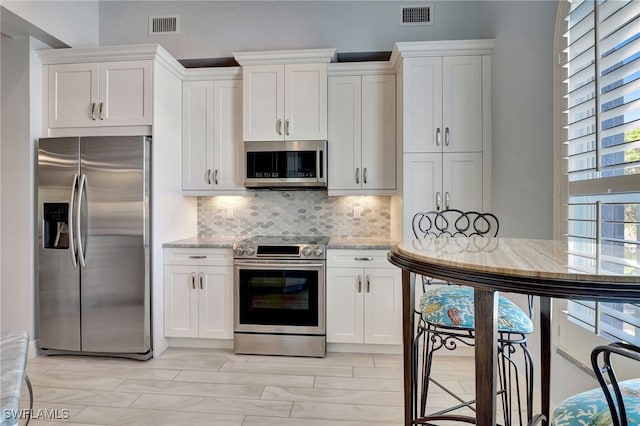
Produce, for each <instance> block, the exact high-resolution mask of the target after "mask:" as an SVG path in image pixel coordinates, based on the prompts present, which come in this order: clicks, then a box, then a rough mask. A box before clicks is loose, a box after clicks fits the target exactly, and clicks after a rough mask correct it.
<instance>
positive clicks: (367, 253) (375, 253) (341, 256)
mask: <svg viewBox="0 0 640 426" xmlns="http://www.w3.org/2000/svg"><path fill="white" fill-rule="evenodd" d="M387 253H389V251H388V250H331V249H330V250H327V267H328V268H331V267H334V268H389V267H394V266H393V265H392V264H391V263H389V261H388V260H387Z"/></svg>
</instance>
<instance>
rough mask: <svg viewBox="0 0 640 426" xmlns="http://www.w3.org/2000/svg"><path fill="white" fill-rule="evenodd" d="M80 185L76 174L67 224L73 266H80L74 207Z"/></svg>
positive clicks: (72, 183)
mask: <svg viewBox="0 0 640 426" xmlns="http://www.w3.org/2000/svg"><path fill="white" fill-rule="evenodd" d="M77 184H78V174H77V173H74V175H73V182H71V196H70V197H69V211H68V213H67V222H68V224H69V252H70V253H71V260H72V261H73V266H74V267H75V266H78V256H77V254H76V246H75V243H74V242H75V236H74V233H73V205H74V201H75V199H76V186H77Z"/></svg>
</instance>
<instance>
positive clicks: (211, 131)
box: [182, 80, 244, 195]
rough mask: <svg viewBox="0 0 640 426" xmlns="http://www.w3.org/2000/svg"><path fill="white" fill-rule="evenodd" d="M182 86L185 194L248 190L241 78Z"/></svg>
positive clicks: (183, 184)
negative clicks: (246, 188)
mask: <svg viewBox="0 0 640 426" xmlns="http://www.w3.org/2000/svg"><path fill="white" fill-rule="evenodd" d="M182 87H183V97H182V102H183V111H182V119H183V126H182V189H183V191H184V193H185V195H190V194H192V195H207V194H209V195H215V194H216V193H225V191H234V192H239V191H244V187H243V179H242V171H243V162H242V151H243V150H242V136H241V134H242V121H241V120H242V83H241V81H240V80H221V81H186V82H184V83H183V86H182Z"/></svg>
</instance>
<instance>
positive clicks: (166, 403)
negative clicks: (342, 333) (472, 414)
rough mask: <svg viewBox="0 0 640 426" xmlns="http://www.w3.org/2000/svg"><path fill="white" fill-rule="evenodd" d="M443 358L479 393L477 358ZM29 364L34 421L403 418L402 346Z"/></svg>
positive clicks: (458, 386) (449, 378)
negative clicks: (383, 350)
mask: <svg viewBox="0 0 640 426" xmlns="http://www.w3.org/2000/svg"><path fill="white" fill-rule="evenodd" d="M438 363H439V367H438V371H437V374H436V377H438V378H439V379H440V380H441V381H443V382H445V383H446V384H448V385H449V386H450V387H452V388H453V389H455V390H457V391H459V392H460V393H461V394H463V395H465V397H471V395H470V393H471V392H473V360H472V358H468V357H456V356H447V357H444V358H443V361H442V362H440V361H438ZM27 373H28V374H29V377H30V379H31V383H32V384H33V390H34V400H35V402H34V413H35V414H36V415H39V417H38V418H34V419H32V420H31V422H30V423H29V424H30V425H33V426H43V425H47V426H48V425H53V424H61V423H62V422H64V424H65V425H69V426H73V425H75V426H80V425H153V426H161V425H216V426H232V425H233V426H240V425H242V426H257V425H284V426H293V425H296V426H297V425H300V426H302V425H304V426H365V425H367V426H376V425H380V426H382V425H400V424H402V412H403V409H402V360H401V357H400V355H376V354H344V353H329V354H327V357H326V358H293V357H274V356H252V355H236V354H233V353H232V352H231V351H228V350H215V349H174V348H172V349H169V350H167V351H166V352H164V353H163V354H161V355H160V356H159V357H157V358H154V359H152V360H150V361H146V362H142V361H133V360H126V359H115V358H99V357H80V356H39V357H36V358H32V359H30V360H29V361H28V363H27ZM434 374H435V373H434ZM449 405H452V399H451V398H450V397H449V396H447V395H446V394H445V393H444V392H442V391H440V390H439V389H434V390H433V394H432V395H431V396H430V406H431V407H433V408H434V409H437V408H442V407H446V406H449ZM23 406H24V407H26V406H27V402H26V400H25V399H23ZM47 417H49V418H50V417H58V420H52V419H47ZM61 417H63V419H60V418H61Z"/></svg>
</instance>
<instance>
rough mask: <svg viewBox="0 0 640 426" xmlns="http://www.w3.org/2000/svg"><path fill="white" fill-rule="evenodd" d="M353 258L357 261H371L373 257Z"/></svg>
mask: <svg viewBox="0 0 640 426" xmlns="http://www.w3.org/2000/svg"><path fill="white" fill-rule="evenodd" d="M353 260H357V261H361V260H363V261H371V260H373V257H354V258H353Z"/></svg>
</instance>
